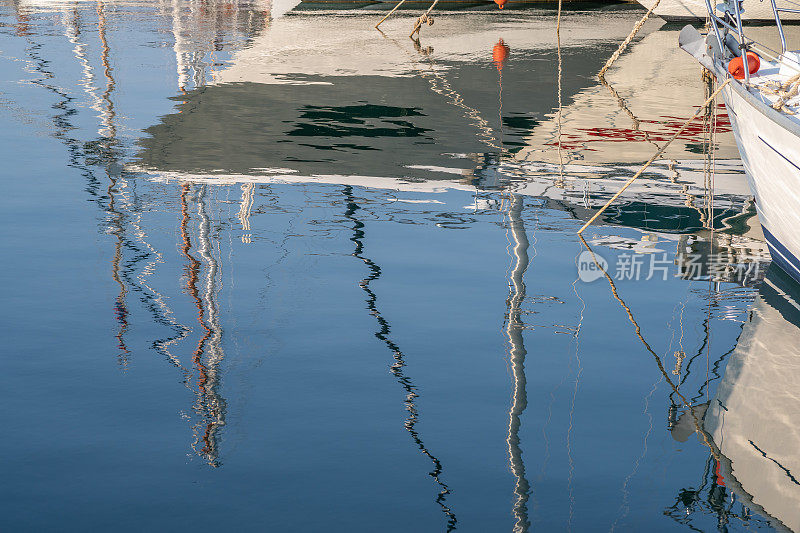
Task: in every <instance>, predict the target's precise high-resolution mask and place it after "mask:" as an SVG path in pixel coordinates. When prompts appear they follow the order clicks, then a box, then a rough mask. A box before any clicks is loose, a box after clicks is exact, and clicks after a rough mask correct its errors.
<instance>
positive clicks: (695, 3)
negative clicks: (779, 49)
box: [639, 0, 800, 22]
mask: <svg viewBox="0 0 800 533" xmlns="http://www.w3.org/2000/svg"><path fill="white" fill-rule="evenodd" d="M639 3H640V4H642V5H643V6H644V7H646V8H647V9H650V8H651V7H653V4H655V0H639ZM717 3H718V0H712V2H711V5H712V6H714V5H716V4H717ZM780 4H781V2H778V5H779V7H780ZM786 7H794V6H786ZM653 12H654V13H655V14H656V15H658V16H659V17H661V18H663V19H664V20H670V21H672V20H675V21H678V20H686V21H689V20H705V19H706V17H708V10H707V9H706V3H705V0H661V2H660V3H659V4H658V7H656V9H655V10H654V11H653ZM742 20H747V21H761V22H769V21H773V22H774V21H775V16H774V15H773V14H772V7H771V4H770V3H769V1H766V0H765V1H763V2H757V1H755V0H750V1H746V2H745V4H744V12H743V13H742ZM781 20H784V21H786V20H800V13H782V14H781Z"/></svg>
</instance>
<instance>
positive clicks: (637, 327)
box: [578, 234, 720, 461]
mask: <svg viewBox="0 0 800 533" xmlns="http://www.w3.org/2000/svg"><path fill="white" fill-rule="evenodd" d="M578 238H579V239H580V241H581V243H582V244H583V246H584V247H586V249H587V251H589V253H590V254H591V255H592V259H593V261H594V262H595V265H596V266H597V268H599V269H600V271H601V272H602V273H603V275H604V276H605V278H606V280H607V281H608V283H609V286H610V288H611V294H612V296H613V297H614V299H615V300H617V302H618V303H619V304H620V305H621V306H622V308H623V309H624V310H625V312H626V313H627V315H628V320H629V321H630V323H631V324H632V325H633V327H634V333H635V334H636V337H637V338H638V339H639V342H640V343H641V344H642V346H644V348H645V350H647V352H648V353H649V354H650V355H651V356H652V357H653V359H654V360H655V363H656V366H658V370H659V371H660V372H661V374H662V375H663V376H664V380H665V381H666V382H667V384H668V385H669V386H670V388H672V390H673V392H674V394H675V395H676V396H678V398H680V400H681V401H682V402H683V404H684V405H685V406H686V407H687V408H688V411H687V412H688V413H689V415H690V416H691V417H692V420H693V422H694V426H695V429H696V431H697V433H698V434H699V435H700V436H701V438H702V439H703V442H704V444H705V445H706V446H707V447H708V449H709V450H710V451H711V454H712V455H713V456H714V459H716V460H717V461H719V458H720V454H719V452H718V451H717V450H716V449H715V448H714V445H713V444H712V443H711V441H710V439H709V435H708V434H707V433H706V432H705V430H703V428H702V426H701V424H700V420H699V419H698V417H697V415H696V414H695V411H694V409H693V408H692V407H693V406H692V402H691V401H690V400H689V399H687V398H686V397H685V396H684V395H683V394H682V393H681V392H680V391H679V390H678V386H677V385H676V384H675V382H673V381H672V379H671V378H670V376H669V374H668V373H667V370H666V369H665V368H664V364H663V362H662V361H661V357H660V356H659V355H658V354H657V353H656V352H655V351H653V348H652V347H651V346H650V344H649V343H648V342H647V341H646V340H645V338H644V336H643V335H642V328H641V326H640V325H639V323H638V322H637V321H636V318H635V317H634V316H633V311H631V308H630V307H629V306H628V304H626V303H625V301H624V300H623V299H622V297H621V296H620V295H619V293H618V292H617V287H616V285H615V284H614V280H613V279H611V276H609V275H608V273H607V272H606V271H605V269H603V268H602V267H601V266H600V264H599V263H598V262H597V257H596V256H595V255H594V251H592V249H591V248H590V247H589V244H588V243H587V242H586V240H585V239H584V238H583V236H581V235H580V234H579V235H578Z"/></svg>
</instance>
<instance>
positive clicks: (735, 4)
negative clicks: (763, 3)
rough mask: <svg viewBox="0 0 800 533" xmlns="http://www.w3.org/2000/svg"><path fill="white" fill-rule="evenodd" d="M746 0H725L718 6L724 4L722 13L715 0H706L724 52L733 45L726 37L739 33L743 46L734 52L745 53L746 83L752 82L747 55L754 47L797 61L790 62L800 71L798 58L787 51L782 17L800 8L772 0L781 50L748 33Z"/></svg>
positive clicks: (713, 27) (764, 52) (743, 55)
mask: <svg viewBox="0 0 800 533" xmlns="http://www.w3.org/2000/svg"><path fill="white" fill-rule="evenodd" d="M742 2H743V0H725V1H724V2H723V3H722V4H719V5H718V6H717V8H719V7H720V6H722V8H721V11H722V15H721V16H719V15H717V12H716V11H717V10H716V9H715V8H714V6H712V4H711V0H706V9H707V10H708V15H709V22H710V25H711V28H712V29H713V31H714V36H715V38H716V40H717V45H718V46H719V50H720V53H724V50H725V49H726V48H728V49H729V50H730V49H731V46H730V45H728V44H727V43H726V37H727V36H728V35H729V34H731V33H732V34H734V35H736V36H737V37H738V43H737V46H738V48H739V50H738V52H734V53H737V55H739V54H741V57H742V62H743V66H744V84H745V85H749V84H750V65H749V64H748V63H749V58H748V57H747V52H748V50H750V49H752V50H756V51H757V52H759V54H761V55H763V56H765V57H767V58H769V59H772V60H776V61H777V60H779V59H780V60H783V62H784V63H793V65H790V66H791V67H792V68H794V69H795V70H797V71H798V72H800V63H798V62H797V61H796V60H795V59H794V58H788V57H786V55H785V54H786V51H787V46H786V35H785V33H784V31H783V23H782V21H781V13H800V9H794V8H788V7H778V5H777V3H776V0H769V2H770V7H771V8H772V13H773V15H774V17H775V27H776V29H777V31H778V37H779V39H780V43H781V45H780V46H781V50H780V52H778V51H777V50H773V49H772V48H770V47H769V46H767V45H765V44H763V43H760V42H758V41H756V40H754V39H749V38H747V37H746V36H745V34H744V27H743V24H742V12H743V9H742Z"/></svg>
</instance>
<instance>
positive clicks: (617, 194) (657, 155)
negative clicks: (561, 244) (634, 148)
mask: <svg viewBox="0 0 800 533" xmlns="http://www.w3.org/2000/svg"><path fill="white" fill-rule="evenodd" d="M730 82H731V80H730V79H727V80H725V83H723V84H722V85H720V86H719V87H717V90H716V91H714V92H713V93H711V96H709V97H708V99H706V101H705V102H703V104H702V105H701V106H700V108H699V109H698V110H697V112H696V113H695V114H694V115H692V117H691V118H690V119H689V120H687V121H686V122H684V123H683V126H681V127H680V129H678V131H676V132H675V134H674V135H673V136H672V137H670V138H669V140H668V141H667V142H666V144H664V146H662V147H661V148H659V149H658V151H657V152H656V153H655V154H653V156H652V157H651V158H650V159H649V160H648V161H647V163H645V164H644V165H643V166H642V168H640V169H639V170H638V171H637V172H636V174H634V175H633V176H632V177H631V178H630V179H629V180H628V181H627V182H625V185H623V186H622V188H621V189H620V190H619V191H617V193H616V194H615V195H614V196H612V197H611V199H610V200H609V201H608V202H606V205H604V206H603V207H602V208H601V209H600V210H599V211H598V212H597V213H595V214H594V216H593V217H592V218H590V219H589V221H588V222H587V223H586V224H584V225H583V227H581V229H579V230H578V235H580V234H581V233H583V230H585V229H586V228H588V227H589V226H591V224H592V222H594V221H595V220H597V218H598V217H599V216H600V215H602V214H603V212H604V211H605V210H606V209H608V207H609V206H610V205H611V204H613V203H614V201H615V200H616V199H617V198H619V197H620V195H621V194H622V193H623V192H624V191H625V189H627V188H628V187H630V185H631V184H632V183H633V182H634V181H636V180H637V179H638V178H639V176H641V175H642V173H644V171H645V170H646V169H647V167H649V166H650V165H651V164H652V163H653V161H655V160H656V159H657V158H658V157H659V156H660V155H661V154H663V153H664V151H665V150H666V149H667V147H668V146H669V145H670V144H672V141H674V140H675V139H677V138H678V136H680V134H681V133H683V131H684V130H685V129H686V128H688V127H689V124H691V123H692V121H693V120H694V119H696V118H697V117H698V116H700V113H703V112H705V110H706V106H708V104H710V103H711V102H713V101H714V98H716V97H717V95H718V94H719V93H720V92H721V91H722V89H724V88H725V87H726V86H727V85H728V84H729V83H730Z"/></svg>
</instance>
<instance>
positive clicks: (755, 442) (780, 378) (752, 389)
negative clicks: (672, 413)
mask: <svg viewBox="0 0 800 533" xmlns="http://www.w3.org/2000/svg"><path fill="white" fill-rule="evenodd" d="M790 287H794V290H795V292H797V290H798V289H797V286H796V285H793V284H792V282H790V281H789V280H788V279H786V280H785V279H784V278H783V276H782V275H776V274H775V270H773V271H772V272H771V273H770V275H769V276H768V278H767V280H766V281H765V284H764V286H763V287H762V289H761V291H760V292H761V293H760V295H759V298H758V300H757V302H756V305H755V308H754V310H753V312H752V317H751V320H750V323H748V324H746V325H745V327H744V330H743V332H742V336H741V338H740V340H739V344H738V346H737V348H736V350H735V351H734V353H733V354H732V355H731V359H730V361H729V362H728V366H727V369H726V371H725V377H724V379H723V381H722V383H720V385H719V388H718V390H717V393H716V396H715V397H714V399H713V400H712V401H711V404H710V405H709V407H708V411H707V413H706V416H705V421H704V427H705V430H706V431H707V432H708V433H709V434H710V435H711V437H712V438H713V441H714V444H715V446H716V447H717V448H718V449H719V451H720V453H721V454H722V455H723V456H724V457H725V458H727V459H728V460H729V461H730V465H728V466H729V467H730V469H731V470H732V472H731V474H732V478H730V477H726V480H725V481H726V485H728V487H729V488H730V489H731V490H733V491H734V492H739V493H740V494H739V496H740V497H743V498H745V500H749V499H750V498H752V503H753V504H755V505H756V506H758V507H761V508H762V509H763V511H765V512H766V513H768V514H769V515H771V516H772V517H774V518H777V519H778V520H780V521H781V522H782V523H783V525H785V526H786V527H788V528H789V529H792V530H794V531H800V454H798V448H800V393H798V386H797V384H798V382H800V306H798V302H797V300H795V299H794V297H793V296H791V295H789V294H787V293H786V292H784V291H785V290H787V289H788V290H791V289H789V288H790ZM737 489H740V490H737Z"/></svg>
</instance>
